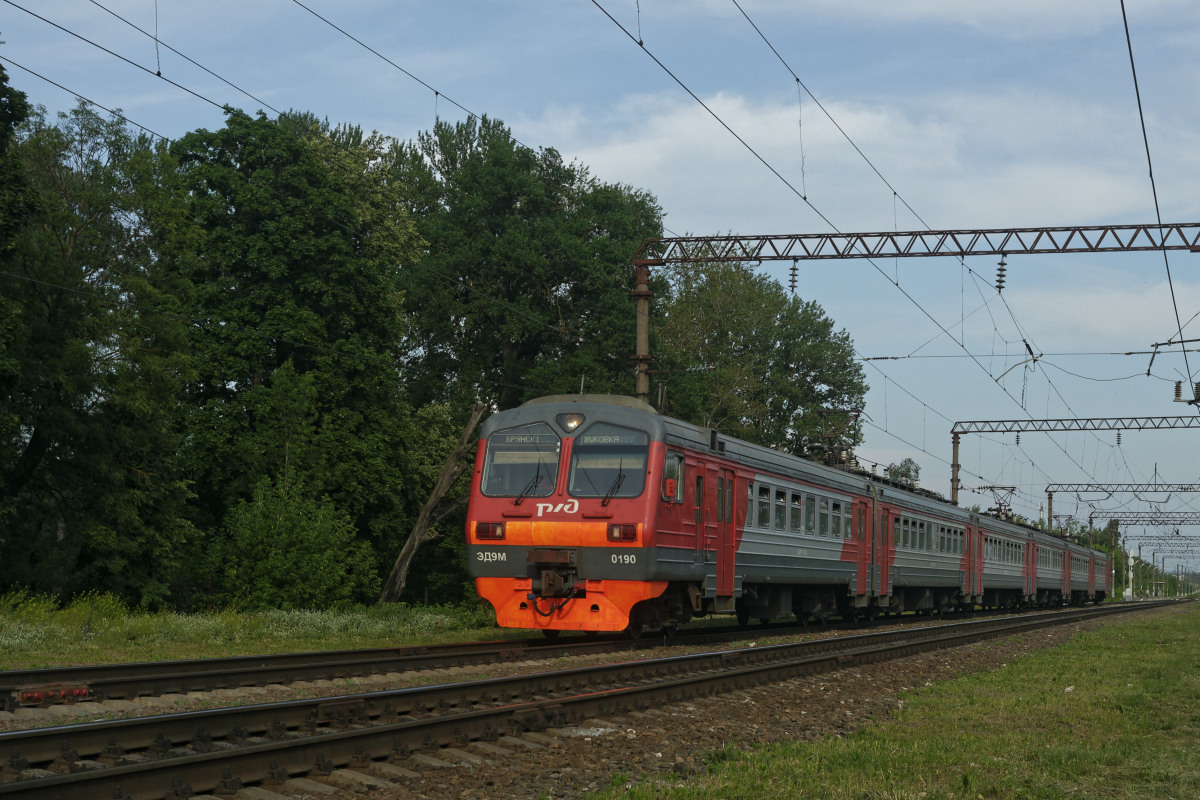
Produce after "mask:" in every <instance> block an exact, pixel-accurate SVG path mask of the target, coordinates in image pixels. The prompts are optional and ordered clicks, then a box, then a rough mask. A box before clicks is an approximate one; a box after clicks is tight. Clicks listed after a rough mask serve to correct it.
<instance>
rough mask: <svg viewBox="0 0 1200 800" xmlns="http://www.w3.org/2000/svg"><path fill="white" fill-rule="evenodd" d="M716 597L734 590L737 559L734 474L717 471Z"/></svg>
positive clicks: (722, 470) (726, 470)
mask: <svg viewBox="0 0 1200 800" xmlns="http://www.w3.org/2000/svg"><path fill="white" fill-rule="evenodd" d="M715 495H716V497H715V500H716V514H715V527H716V543H717V596H718V597H729V596H731V595H732V594H733V588H734V577H733V576H734V562H735V561H736V559H737V535H736V534H737V531H736V526H735V525H734V522H733V521H734V519H736V515H735V514H734V498H736V497H737V492H735V491H734V474H733V470H731V469H724V468H721V469H718V470H717V476H716V491H715Z"/></svg>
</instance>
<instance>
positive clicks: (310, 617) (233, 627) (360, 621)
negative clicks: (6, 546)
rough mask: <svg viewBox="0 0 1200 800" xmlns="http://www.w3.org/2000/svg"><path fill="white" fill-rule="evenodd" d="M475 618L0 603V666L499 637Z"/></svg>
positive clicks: (486, 621) (82, 602) (405, 610)
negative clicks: (183, 611)
mask: <svg viewBox="0 0 1200 800" xmlns="http://www.w3.org/2000/svg"><path fill="white" fill-rule="evenodd" d="M491 622H492V621H491V619H490V618H489V617H488V616H487V615H485V614H484V613H483V612H482V611H474V610H467V609H462V608H452V607H444V606H440V607H424V606H407V605H387V606H371V607H365V608H359V609H354V610H351V611H336V612H335V611H261V612H235V611H222V612H215V613H207V614H176V613H171V612H158V613H146V612H140V611H133V610H130V609H127V608H126V607H125V606H124V605H122V604H121V602H120V601H119V600H117V599H116V598H114V597H112V596H111V595H84V596H82V597H79V598H76V599H75V600H74V601H73V602H71V603H70V604H69V605H67V606H65V607H60V606H59V604H58V603H57V601H55V600H53V599H52V598H48V597H44V596H40V595H30V594H27V593H25V592H12V593H10V594H7V595H4V596H0V669H32V668H39V667H53V666H66V665H73V664H99V663H113V662H130V661H166V660H176V659H189V658H214V657H218V656H233V655H257V654H266V653H286V652H299V651H306V650H326V649H350V648H365V647H389V646H397V645H408V644H429V643H436V642H455V641H476V640H479V639H495V638H502V637H511V636H514V635H520V636H526V635H528V634H527V633H526V632H523V631H518V632H516V633H512V632H508V631H500V630H497V629H496V628H494V627H492V625H491Z"/></svg>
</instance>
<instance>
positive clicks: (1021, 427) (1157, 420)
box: [950, 415, 1200, 434]
mask: <svg viewBox="0 0 1200 800" xmlns="http://www.w3.org/2000/svg"><path fill="white" fill-rule="evenodd" d="M1173 428H1200V415H1196V416H1192V417H1103V418H1096V419H1002V420H973V421H967V422H956V423H954V425H953V427H951V429H950V432H951V433H954V434H958V433H1013V432H1015V431H1043V432H1051V433H1052V432H1055V431H1142V430H1167V429H1173Z"/></svg>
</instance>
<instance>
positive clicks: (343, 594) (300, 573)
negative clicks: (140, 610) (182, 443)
mask: <svg viewBox="0 0 1200 800" xmlns="http://www.w3.org/2000/svg"><path fill="white" fill-rule="evenodd" d="M228 528H229V530H228V538H227V540H226V542H225V544H224V545H223V547H222V552H221V556H222V558H221V559H220V561H221V564H222V566H223V568H224V571H225V584H226V586H227V587H228V592H229V596H228V599H229V600H230V601H231V602H232V603H233V604H234V605H236V606H238V607H240V608H250V609H259V608H284V609H291V608H344V607H346V606H348V605H350V604H352V603H354V602H355V601H361V600H362V598H364V597H369V596H371V595H373V594H375V593H376V592H378V590H379V573H378V571H377V570H376V567H375V559H374V556H373V554H372V553H371V549H370V547H368V546H367V544H366V543H365V542H363V541H361V540H360V539H358V538H357V536H356V535H355V527H354V523H353V522H352V521H351V519H350V517H349V516H348V515H347V514H346V513H345V512H341V511H338V509H337V507H336V506H335V505H334V503H333V502H331V501H330V500H329V499H328V498H316V497H313V496H312V495H311V494H310V493H306V492H304V491H303V490H302V488H301V487H300V486H298V485H297V484H295V483H289V482H288V481H287V480H286V479H282V480H280V481H278V482H273V481H272V480H271V479H270V478H263V479H262V480H260V482H259V484H258V486H256V487H255V490H254V496H253V498H252V499H250V500H246V501H239V502H238V503H237V504H236V505H235V506H234V507H233V508H232V509H231V510H230V512H229V516H228Z"/></svg>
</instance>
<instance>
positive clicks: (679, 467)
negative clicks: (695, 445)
mask: <svg viewBox="0 0 1200 800" xmlns="http://www.w3.org/2000/svg"><path fill="white" fill-rule="evenodd" d="M672 482H673V484H672ZM667 489H674V491H671V492H668V491H667ZM662 499H663V500H671V501H673V502H676V503H682V502H683V453H667V460H666V463H665V464H663V481H662Z"/></svg>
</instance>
